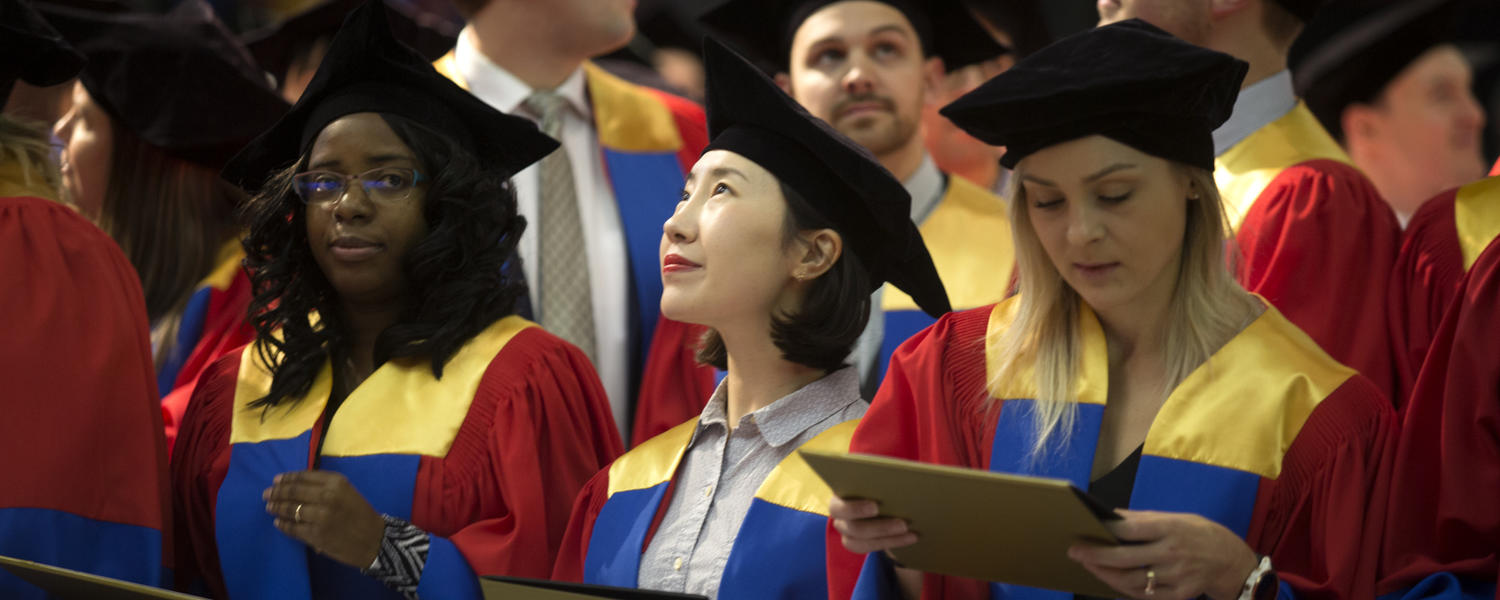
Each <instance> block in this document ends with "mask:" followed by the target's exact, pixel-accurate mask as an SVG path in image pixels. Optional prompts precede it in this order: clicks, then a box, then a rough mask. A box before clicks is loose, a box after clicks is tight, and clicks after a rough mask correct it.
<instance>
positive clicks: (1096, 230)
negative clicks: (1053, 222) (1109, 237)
mask: <svg viewBox="0 0 1500 600" xmlns="http://www.w3.org/2000/svg"><path fill="white" fill-rule="evenodd" d="M1068 204H1069V209H1068V243H1069V244H1072V245H1074V246H1086V245H1088V244H1090V243H1092V242H1095V241H1097V240H1099V239H1101V238H1103V237H1104V221H1103V220H1102V219H1101V216H1102V215H1100V214H1099V211H1098V210H1097V209H1095V208H1093V207H1091V206H1088V203H1087V202H1069V203H1068Z"/></svg>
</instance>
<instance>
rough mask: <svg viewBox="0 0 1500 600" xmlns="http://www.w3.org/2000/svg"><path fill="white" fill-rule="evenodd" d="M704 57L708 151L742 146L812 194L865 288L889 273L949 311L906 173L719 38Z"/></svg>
mask: <svg viewBox="0 0 1500 600" xmlns="http://www.w3.org/2000/svg"><path fill="white" fill-rule="evenodd" d="M703 64H704V72H705V74H706V78H707V88H708V102H707V105H708V106H707V108H708V135H709V137H710V141H709V144H708V147H707V148H706V149H705V150H704V152H708V151H709V150H727V151H729V152H733V153H735V154H738V155H740V156H743V157H745V158H747V159H749V160H750V161H752V162H754V163H755V164H757V165H760V166H761V167H762V168H764V169H766V170H767V171H770V172H771V174H772V175H775V176H776V179H777V180H778V181H780V182H782V183H784V184H786V185H787V186H789V187H791V188H792V189H794V190H796V191H797V193H798V194H800V195H801V196H802V197H803V198H806V199H807V201H808V203H810V204H811V205H812V208H813V210H815V211H817V213H818V214H819V215H821V216H822V217H823V218H825V219H827V220H828V221H830V222H832V223H834V224H835V227H837V228H838V230H839V232H840V233H841V234H842V235H843V236H844V240H845V242H846V243H847V247H848V248H849V250H850V251H851V252H853V253H854V255H856V256H858V257H859V258H860V262H861V263H862V264H863V265H864V267H865V269H866V270H867V271H868V273H869V274H870V290H869V291H871V292H874V291H875V289H876V288H878V287H879V286H880V284H881V282H884V281H889V282H891V283H892V284H894V285H895V286H896V287H898V288H901V291H904V292H906V293H907V294H908V295H910V296H911V297H912V299H913V300H915V301H916V302H917V305H918V306H920V307H922V310H923V311H925V312H926V313H927V314H930V315H933V316H938V315H941V314H943V313H945V312H948V311H949V304H948V294H947V292H946V291H945V290H944V289H943V282H942V280H940V279H938V274H937V267H935V266H933V264H932V257H931V256H930V255H929V254H928V253H927V246H926V245H924V244H923V243H922V235H921V234H920V233H919V232H918V231H917V226H916V225H914V224H912V222H911V196H910V195H908V194H907V192H906V188H905V187H902V185H901V182H900V181H897V180H896V177H895V176H894V175H891V172H890V171H887V170H886V169H885V167H883V166H881V165H880V162H879V161H877V160H876V159H875V157H874V155H872V154H870V152H869V151H868V150H866V149H864V148H863V147H861V146H860V145H858V144H856V143H854V142H853V141H851V140H850V139H848V138H846V137H844V135H843V134H841V133H839V132H837V131H835V130H834V129H833V128H832V127H830V126H829V125H828V124H827V123H825V122H823V120H822V119H819V118H817V117H814V116H812V115H811V114H808V112H807V110H806V109H804V108H802V105H800V104H798V103H797V101H796V100H793V99H792V98H791V96H788V95H786V93H785V92H782V91H781V88H780V87H778V86H777V85H776V83H775V82H773V81H771V79H770V78H769V77H766V75H765V74H764V73H762V72H761V71H760V70H759V69H757V68H756V67H755V65H753V64H751V63H750V61H749V60H747V59H745V58H744V57H742V56H740V55H738V54H736V53H735V52H734V51H733V50H730V49H729V48H728V47H727V46H725V45H724V44H723V43H722V42H719V41H718V40H716V39H714V38H708V39H706V40H704V43H703Z"/></svg>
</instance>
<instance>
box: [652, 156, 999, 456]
mask: <svg viewBox="0 0 1500 600" xmlns="http://www.w3.org/2000/svg"><path fill="white" fill-rule="evenodd" d="M947 181H948V185H947V189H946V190H945V191H944V192H943V197H942V198H941V199H940V200H939V201H938V204H937V206H936V207H934V208H933V209H932V213H931V214H929V215H928V216H927V218H926V219H925V220H923V221H922V223H921V225H920V226H919V227H918V231H920V232H921V234H922V240H923V241H924V242H925V243H926V244H927V251H928V252H929V253H931V254H932V262H933V264H934V265H936V266H937V272H938V277H939V278H941V279H942V280H943V287H944V288H946V289H947V290H948V301H949V303H950V304H951V305H952V307H953V309H954V310H963V309H968V308H975V307H979V306H985V305H988V304H993V303H995V302H999V301H1000V300H1003V299H1005V297H1006V296H1008V295H1009V292H1010V289H1011V287H1012V286H1013V285H1014V283H1015V264H1016V253H1015V246H1014V245H1013V243H1012V241H1011V229H1010V219H1009V218H1008V217H1007V216H1006V208H1005V202H1004V201H1003V200H1001V199H1000V197H999V196H996V195H994V194H991V193H990V192H989V191H987V190H985V189H983V188H981V187H979V186H977V185H974V184H973V183H970V182H969V180H967V179H964V178H962V177H959V176H956V175H948V176H947ZM881 309H882V310H883V311H884V318H885V336H884V337H883V338H882V340H881V345H880V354H879V356H878V358H877V359H876V363H875V364H876V367H875V368H876V376H877V377H878V378H881V379H884V377H885V369H886V365H887V364H888V363H889V362H890V360H891V355H892V354H893V353H895V351H896V347H897V346H899V345H901V342H904V341H906V339H907V338H909V337H911V336H913V335H915V334H916V333H917V332H918V331H921V330H923V329H925V328H926V327H927V326H929V325H932V324H933V323H934V322H935V321H936V320H937V319H935V318H933V317H931V316H929V315H928V314H927V313H925V312H922V309H920V308H918V307H917V303H916V302H915V301H913V300H912V299H911V296H909V295H907V294H906V293H905V292H902V291H901V290H899V289H896V288H895V287H894V286H886V288H885V292H884V293H883V294H882V297H881ZM702 334H703V328H702V327H695V326H692V325H675V326H670V327H666V326H663V327H659V328H658V335H659V336H661V338H662V340H661V343H660V344H659V345H657V346H653V347H652V349H651V354H650V355H649V357H648V359H647V361H646V375H645V378H644V379H643V383H642V388H641V401H640V403H639V404H638V405H637V406H636V412H635V427H634V429H632V434H631V439H632V441H633V442H634V443H641V442H643V441H645V440H647V439H650V438H651V437H652V436H654V435H656V434H658V433H661V432H662V431H665V430H667V429H668V428H670V427H671V426H673V425H675V424H677V423H681V422H682V421H683V420H685V419H690V418H692V417H693V416H694V415H697V414H698V413H700V412H703V404H704V402H707V400H706V399H707V398H708V397H709V396H711V395H712V394H713V386H714V384H715V381H714V379H713V376H712V375H711V374H705V373H704V371H703V369H702V368H701V367H698V366H697V365H696V363H695V362H694V360H693V354H694V348H695V347H696V344H697V343H698V340H699V338H700V337H701V336H702ZM710 373H711V371H710Z"/></svg>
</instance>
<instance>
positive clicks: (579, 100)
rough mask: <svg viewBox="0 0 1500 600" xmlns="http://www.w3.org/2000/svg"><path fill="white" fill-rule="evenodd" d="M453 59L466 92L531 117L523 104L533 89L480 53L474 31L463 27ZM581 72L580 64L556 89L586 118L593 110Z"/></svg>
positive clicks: (497, 107) (591, 114) (504, 110)
mask: <svg viewBox="0 0 1500 600" xmlns="http://www.w3.org/2000/svg"><path fill="white" fill-rule="evenodd" d="M453 61H454V63H455V64H456V65H457V67H458V72H459V74H460V75H463V78H464V82H465V83H467V84H468V87H469V91H470V92H472V93H473V94H474V95H475V96H478V97H479V98H480V99H481V100H484V101H485V102H486V103H487V104H489V105H490V106H493V107H494V108H495V109H496V110H499V111H500V112H503V113H506V114H513V113H517V112H520V113H524V114H528V115H530V116H532V117H540V115H532V114H531V111H529V110H527V109H526V108H525V107H523V106H522V103H523V102H525V101H526V98H527V97H528V96H531V93H532V92H533V91H534V90H532V89H531V86H528V85H526V83H525V82H523V81H521V80H520V79H518V78H517V77H516V76H515V75H512V74H511V73H510V71H507V70H505V67H502V66H500V65H497V64H495V63H494V62H493V61H491V60H490V59H489V57H487V56H485V55H484V54H482V53H480V52H479V47H478V46H475V45H474V30H473V29H472V28H469V27H465V28H464V29H463V31H461V32H459V34H458V43H457V44H456V45H454V47H453ZM587 87H588V86H587V85H586V82H585V79H584V75H583V67H581V66H580V67H579V68H578V69H577V70H575V71H573V74H572V75H569V76H568V78H567V79H566V80H564V81H563V82H562V85H559V86H557V89H556V90H555V91H556V92H557V93H558V94H561V95H562V97H563V98H565V99H567V101H568V104H569V105H570V106H572V107H573V110H575V111H577V112H578V114H579V115H581V116H582V117H584V118H585V119H590V118H592V117H593V111H592V108H591V106H590V104H589V101H588V89H587Z"/></svg>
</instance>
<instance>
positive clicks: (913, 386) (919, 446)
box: [828, 306, 999, 599]
mask: <svg viewBox="0 0 1500 600" xmlns="http://www.w3.org/2000/svg"><path fill="white" fill-rule="evenodd" d="M992 309H993V306H985V307H982V308H976V309H973V310H967V311H963V312H956V313H949V314H946V315H943V317H942V318H940V319H938V321H937V323H934V324H933V325H932V326H931V327H928V328H927V329H925V330H923V331H921V332H919V333H917V335H915V336H912V337H911V338H910V339H908V340H906V341H905V342H903V343H902V344H901V346H900V347H899V348H897V349H896V352H895V354H894V355H892V357H891V363H890V367H889V368H888V369H887V370H886V375H885V381H884V382H882V383H881V385H880V391H879V392H877V393H876V394H875V400H874V401H873V402H871V403H870V410H869V411H868V412H866V413H865V416H864V418H863V419H861V420H860V423H859V427H858V428H857V429H855V430H854V439H853V440H852V441H851V442H850V445H849V451H850V452H860V453H865V454H881V455H885V456H894V457H897V458H904V459H908V460H920V461H923V462H930V463H936V464H943V465H955V466H962V467H971V468H976V469H984V468H988V466H989V450H990V446H991V445H992V444H993V441H994V435H995V422H996V419H997V418H998V417H999V410H998V408H999V407H998V406H995V407H986V406H984V404H983V403H984V402H986V401H987V399H988V398H989V394H988V393H987V392H986V373H985V352H984V334H985V329H986V328H987V327H988V324H989V317H990V312H991V310H992ZM828 544H829V546H828V547H829V551H828V586H829V597H830V598H838V599H842V598H848V597H850V594H852V593H853V591H854V584H855V582H856V581H857V580H858V579H859V571H860V568H861V566H862V565H863V563H864V556H863V555H854V554H851V553H849V552H847V551H845V550H844V549H843V544H842V542H841V541H840V540H839V537H838V534H837V533H836V532H834V531H833V530H832V524H830V525H829V537H828ZM988 590H989V588H988V584H986V583H984V582H979V581H973V580H967V579H961V578H957V577H945V576H939V575H932V574H928V575H927V577H926V581H925V583H924V586H923V597H924V598H928V599H947V598H988V597H989V596H988V594H989V591H988Z"/></svg>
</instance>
